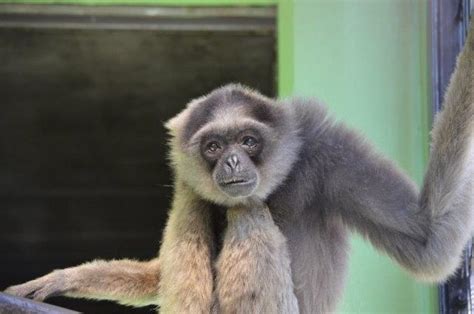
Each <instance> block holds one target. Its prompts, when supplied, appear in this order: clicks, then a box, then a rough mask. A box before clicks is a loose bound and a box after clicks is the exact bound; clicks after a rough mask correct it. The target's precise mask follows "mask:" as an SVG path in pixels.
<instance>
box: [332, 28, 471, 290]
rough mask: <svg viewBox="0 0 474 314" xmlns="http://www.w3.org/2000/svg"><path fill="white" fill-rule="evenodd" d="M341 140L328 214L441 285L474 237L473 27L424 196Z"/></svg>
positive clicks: (435, 137) (436, 135) (440, 125)
mask: <svg viewBox="0 0 474 314" xmlns="http://www.w3.org/2000/svg"><path fill="white" fill-rule="evenodd" d="M338 139H339V143H338V144H340V148H339V149H338V152H337V153H335V155H333V157H334V158H333V161H334V162H335V164H336V165H335V166H334V167H333V169H332V170H330V171H329V174H328V177H327V185H326V187H325V190H326V193H327V196H328V199H329V200H330V203H331V204H332V207H333V208H335V209H336V210H338V211H340V213H341V216H342V217H343V219H344V221H345V222H346V223H347V224H348V225H349V226H351V227H353V228H355V229H356V230H357V231H359V232H360V233H361V234H362V235H363V236H365V237H367V238H368V239H369V240H370V241H371V242H372V243H373V244H374V245H375V246H376V247H377V248H379V249H381V250H383V251H385V252H386V253H388V254H389V255H390V256H392V257H393V258H394V259H395V260H397V261H398V262H399V263H400V264H401V265H402V266H404V267H405V268H406V269H407V270H408V271H409V272H411V273H412V274H414V275H415V276H416V277H418V278H420V279H424V280H428V281H440V280H445V279H446V278H447V277H448V276H449V275H451V274H452V273H453V272H454V271H455V269H456V267H457V266H458V265H459V262H460V256H461V253H462V251H463V248H464V246H465V245H466V243H467V242H468V240H469V239H470V238H471V236H472V231H473V211H474V22H472V23H471V30H470V34H469V37H468V40H467V43H466V45H465V48H464V50H463V51H462V53H461V54H460V56H459V57H458V60H457V67H456V70H455V72H454V74H453V76H452V78H451V82H450V84H449V88H448V90H447V93H446V96H445V100H444V109H443V111H442V112H441V113H440V114H439V115H438V117H437V119H436V121H435V125H434V129H433V131H432V147H431V156H430V160H429V164H428V170H427V173H426V176H425V179H424V183H423V188H422V191H421V193H418V191H417V189H416V187H415V185H414V183H413V182H412V181H411V180H409V179H408V177H407V176H405V175H403V174H402V173H401V172H400V171H399V170H398V169H397V168H396V167H395V166H394V165H393V164H392V163H390V162H389V161H387V160H385V159H383V158H381V157H380V156H377V155H376V154H375V153H373V152H372V151H371V149H370V148H369V147H367V145H365V144H361V143H362V142H361V141H360V139H359V138H357V137H356V136H354V135H353V134H352V135H351V134H350V132H348V131H347V130H343V132H340V136H339V137H338ZM348 139H349V140H348ZM332 147H339V146H338V145H333V146H332Z"/></svg>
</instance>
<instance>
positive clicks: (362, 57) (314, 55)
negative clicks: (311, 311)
mask: <svg viewBox="0 0 474 314" xmlns="http://www.w3.org/2000/svg"><path fill="white" fill-rule="evenodd" d="M293 3H294V7H293V34H294V38H293V42H294V46H293V56H294V60H293V63H294V69H293V74H292V75H293V77H294V81H293V91H292V93H293V94H296V95H306V96H316V97H318V98H319V99H321V100H323V101H324V102H325V103H326V104H327V105H328V107H329V108H330V111H331V112H333V113H334V115H335V116H336V117H337V118H338V119H340V120H343V121H345V122H347V123H348V124H349V125H351V126H353V127H356V128H358V129H359V130H361V131H362V132H363V133H364V134H365V135H367V137H368V138H369V139H370V140H371V141H372V142H373V143H374V144H375V146H376V147H377V148H379V150H380V151H382V152H383V153H385V154H386V155H388V156H389V157H390V158H392V159H394V160H396V161H397V162H398V163H399V164H400V166H401V167H402V168H404V169H405V170H406V171H407V172H408V173H409V174H410V175H411V176H412V177H413V178H414V179H415V180H416V181H418V182H420V181H421V178H422V176H423V172H424V167H425V162H426V159H427V150H428V121H429V114H428V110H427V109H428V108H429V105H428V87H427V78H428V68H427V63H428V58H427V51H428V50H427V43H426V38H427V12H428V3H427V1H421V0H414V1H409V0H391V1H389V0H359V1H355V0H354V1H351V0H346V1H344V0H333V1H329V0H326V1H324V0H295V1H294V2H293ZM352 247H353V249H352V253H351V262H350V272H349V278H348V283H347V289H346V292H345V296H344V299H343V301H342V303H341V305H340V307H339V312H341V313H350V312H352V313H435V312H436V311H437V306H436V304H437V301H436V289H435V288H434V287H433V286H429V285H423V284H418V283H415V282H414V281H413V280H412V279H411V278H410V277H409V276H408V275H406V274H405V273H404V272H403V271H402V270H401V269H400V268H399V267H398V266H397V265H396V264H395V263H393V262H392V261H391V260H390V259H389V258H387V257H386V256H383V255H381V254H379V253H378V252H376V251H375V250H374V249H373V248H372V247H371V246H370V245H368V244H367V243H365V242H364V241H363V240H362V239H361V238H360V237H358V236H354V237H353V240H352Z"/></svg>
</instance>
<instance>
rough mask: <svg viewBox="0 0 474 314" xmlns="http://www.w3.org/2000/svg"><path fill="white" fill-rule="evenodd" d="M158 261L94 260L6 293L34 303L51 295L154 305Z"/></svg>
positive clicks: (60, 270)
mask: <svg viewBox="0 0 474 314" xmlns="http://www.w3.org/2000/svg"><path fill="white" fill-rule="evenodd" d="M158 282H159V263H158V259H153V260H151V261H147V262H139V261H133V260H112V261H102V260H96V261H93V262H89V263H85V264H82V265H80V266H76V267H71V268H65V269H59V270H55V271H53V272H51V273H49V274H47V275H45V276H43V277H40V278H37V279H34V280H32V281H29V282H26V283H24V284H21V285H17V286H12V287H9V288H8V289H7V290H6V291H5V292H6V293H8V294H12V295H16V296H20V297H31V298H33V299H35V300H38V301H43V300H44V299H46V298H48V297H51V296H58V295H65V296H68V297H74V298H87V299H97V300H112V301H117V302H118V303H121V304H125V305H132V306H146V305H151V304H158Z"/></svg>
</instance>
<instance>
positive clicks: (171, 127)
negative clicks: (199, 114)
mask: <svg viewBox="0 0 474 314" xmlns="http://www.w3.org/2000/svg"><path fill="white" fill-rule="evenodd" d="M188 116H189V113H188V110H186V109H184V110H183V111H181V112H180V113H179V114H177V115H176V116H174V117H173V118H171V119H169V120H168V121H166V122H165V128H166V129H167V130H168V131H170V133H172V134H175V133H176V132H177V131H178V130H182V128H183V126H184V124H185V123H186V121H187V120H188V119H187V117H188Z"/></svg>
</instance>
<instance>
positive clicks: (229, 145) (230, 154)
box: [194, 120, 271, 197]
mask: <svg viewBox="0 0 474 314" xmlns="http://www.w3.org/2000/svg"><path fill="white" fill-rule="evenodd" d="M210 125H211V126H212V124H210ZM268 131H269V130H265V127H264V126H262V125H259V123H258V122H257V121H252V120H248V121H246V122H245V123H241V124H240V123H239V124H235V125H233V126H228V127H224V128H221V127H219V125H218V124H216V125H215V127H210V128H209V130H208V131H206V132H202V134H199V135H198V136H197V137H196V138H195V139H194V140H195V141H197V142H199V150H200V154H201V156H202V158H203V160H204V162H205V163H206V167H207V168H208V170H209V175H210V176H212V180H213V182H214V184H215V185H216V186H217V187H218V188H219V189H220V190H221V191H222V192H223V193H224V194H226V195H227V196H229V197H247V196H251V195H252V194H253V193H254V192H255V190H256V189H257V187H258V185H259V183H260V173H259V170H258V165H259V163H261V162H262V153H263V150H264V149H265V148H266V147H265V146H266V145H268V144H269V142H270V141H271V140H269V139H268V137H269V134H265V133H268Z"/></svg>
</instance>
